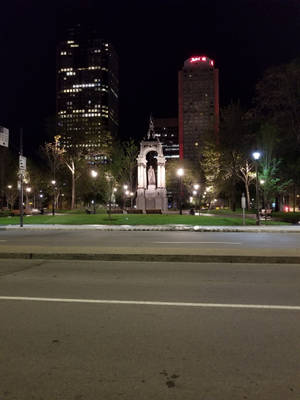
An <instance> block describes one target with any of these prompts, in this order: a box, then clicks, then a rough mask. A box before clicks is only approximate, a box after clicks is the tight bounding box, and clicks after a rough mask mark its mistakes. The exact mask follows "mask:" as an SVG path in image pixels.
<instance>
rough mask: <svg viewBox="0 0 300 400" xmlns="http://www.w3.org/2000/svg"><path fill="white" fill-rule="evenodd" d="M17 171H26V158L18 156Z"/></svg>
mask: <svg viewBox="0 0 300 400" xmlns="http://www.w3.org/2000/svg"><path fill="white" fill-rule="evenodd" d="M19 170H20V171H21V172H23V171H26V157H24V156H19Z"/></svg>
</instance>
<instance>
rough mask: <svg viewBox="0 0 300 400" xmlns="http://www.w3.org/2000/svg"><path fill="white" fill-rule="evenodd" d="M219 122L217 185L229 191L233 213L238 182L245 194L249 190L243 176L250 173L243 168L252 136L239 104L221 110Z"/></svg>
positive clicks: (246, 160)
mask: <svg viewBox="0 0 300 400" xmlns="http://www.w3.org/2000/svg"><path fill="white" fill-rule="evenodd" d="M220 121H221V122H220V145H219V146H220V147H219V152H220V174H219V185H220V189H221V190H223V191H224V190H225V191H227V190H229V194H230V200H231V209H232V210H233V211H234V210H235V209H236V197H237V185H238V181H239V180H240V179H242V181H243V182H244V184H245V187H246V192H248V190H249V183H250V182H249V175H248V176H247V178H246V177H245V176H244V174H245V173H247V174H249V172H250V171H248V172H247V171H246V170H245V167H246V166H247V162H248V163H249V161H248V159H249V149H250V148H251V143H252V141H253V136H254V135H253V134H252V133H251V131H250V130H249V126H248V121H247V119H246V118H245V113H244V112H243V111H242V108H241V106H240V104H239V103H231V104H230V105H229V106H227V107H225V108H223V109H222V110H221V120H220ZM248 197H249V196H248ZM248 204H249V198H248Z"/></svg>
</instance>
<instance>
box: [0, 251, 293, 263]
mask: <svg viewBox="0 0 300 400" xmlns="http://www.w3.org/2000/svg"><path fill="white" fill-rule="evenodd" d="M0 259H27V260H38V259H39V260H86V261H88V260H91V261H143V262H185V263H187V262H192V263H241V264H245V263H246V264H250V263H252V264H299V265H300V256H295V257H292V256H291V257H283V256H240V255H205V254H203V255H195V254H190V255H186V254H177V255H174V254H162V255H160V254H84V253H56V254H50V253H0Z"/></svg>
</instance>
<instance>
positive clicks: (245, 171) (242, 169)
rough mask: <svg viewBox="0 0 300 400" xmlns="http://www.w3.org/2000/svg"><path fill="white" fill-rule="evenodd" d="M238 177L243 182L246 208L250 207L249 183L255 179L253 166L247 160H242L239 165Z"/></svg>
mask: <svg viewBox="0 0 300 400" xmlns="http://www.w3.org/2000/svg"><path fill="white" fill-rule="evenodd" d="M238 177H239V178H240V179H241V180H242V181H243V182H244V185H245V192H246V202H247V210H249V208H250V191H249V186H250V183H251V182H252V181H253V180H254V179H255V172H254V166H253V164H252V163H251V162H250V161H249V160H247V159H246V160H244V161H243V163H241V164H240V165H239V170H238Z"/></svg>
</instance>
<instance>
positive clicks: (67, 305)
mask: <svg viewBox="0 0 300 400" xmlns="http://www.w3.org/2000/svg"><path fill="white" fill-rule="evenodd" d="M65 299H68V302H66V300H65ZM51 300H52V301H51ZM99 300H100V301H101V302H99ZM112 301H114V302H112ZM147 302H152V303H147ZM0 320H1V325H0V399H1V400H2V399H3V400H31V399H36V400H75V399H76V400H95V399H97V400H98V399H101V400H102V399H103V400H118V399H123V400H168V399H178V400H237V399H239V400H240V399H248V400H250V399H251V400H294V399H297V400H298V399H299V398H300V384H299V375H300V355H299V343H300V267H299V266H296V265H284V266H281V265H268V264H265V265H254V264H247V265H245V264H244V265H240V264H234V265H232V264H213V263H211V264H204V263H203V264H196V263H194V264H190V263H166V262H165V263H149V262H148V263H132V262H131V263H127V262H95V261H85V262H82V261H81V262H80V261H61V262H58V261H45V260H44V261H43V260H36V261H33V260H32V261H29V260H1V261H0Z"/></svg>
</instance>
